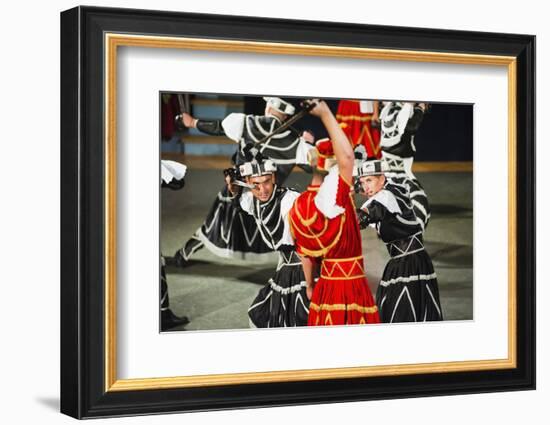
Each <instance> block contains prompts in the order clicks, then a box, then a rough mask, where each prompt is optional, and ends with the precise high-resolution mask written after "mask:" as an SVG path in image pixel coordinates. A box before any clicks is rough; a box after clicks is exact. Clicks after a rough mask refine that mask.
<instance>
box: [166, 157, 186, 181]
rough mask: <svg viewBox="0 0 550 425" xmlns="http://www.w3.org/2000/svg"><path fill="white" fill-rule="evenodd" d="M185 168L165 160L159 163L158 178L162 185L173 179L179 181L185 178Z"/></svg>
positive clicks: (177, 163)
mask: <svg viewBox="0 0 550 425" xmlns="http://www.w3.org/2000/svg"><path fill="white" fill-rule="evenodd" d="M186 172H187V167H186V166H185V165H183V164H180V163H179V162H176V161H169V160H166V159H163V160H161V162H160V176H161V179H162V181H163V182H164V183H170V182H171V181H172V180H173V179H174V178H175V179H176V180H181V179H183V178H184V177H185V173H186Z"/></svg>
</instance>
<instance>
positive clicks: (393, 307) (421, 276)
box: [376, 249, 443, 323]
mask: <svg viewBox="0 0 550 425" xmlns="http://www.w3.org/2000/svg"><path fill="white" fill-rule="evenodd" d="M376 303H377V305H378V310H379V313H380V320H381V321H382V322H383V323H394V322H425V321H434V320H443V314H442V311H441V303H440V301H439V289H438V285H437V276H436V274H435V272H434V268H433V264H432V260H431V259H430V256H429V255H428V253H427V252H426V251H425V250H424V249H422V250H420V251H418V252H414V253H410V254H406V255H403V256H400V257H399V256H398V257H394V258H392V259H390V261H389V262H388V264H387V265H386V268H385V269H384V273H383V275H382V280H381V281H380V285H379V286H378V290H377V292H376Z"/></svg>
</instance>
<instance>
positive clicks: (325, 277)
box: [321, 274, 365, 280]
mask: <svg viewBox="0 0 550 425" xmlns="http://www.w3.org/2000/svg"><path fill="white" fill-rule="evenodd" d="M321 277H322V278H323V279H325V280H353V279H360V278H361V279H362V278H364V277H365V275H364V274H358V275H355V276H341V277H331V276H325V275H321Z"/></svg>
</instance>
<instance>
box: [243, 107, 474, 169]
mask: <svg viewBox="0 0 550 425" xmlns="http://www.w3.org/2000/svg"><path fill="white" fill-rule="evenodd" d="M283 99H284V100H286V101H288V102H290V103H292V104H293V105H295V106H296V107H297V110H298V108H299V104H300V102H301V101H302V100H303V99H302V98H283ZM325 101H326V102H327V103H328V104H329V106H330V108H331V109H332V111H333V112H334V113H336V109H337V108H338V100H331V99H325ZM244 102H245V110H244V112H245V113H246V114H259V115H261V114H263V112H264V109H265V101H264V100H263V98H262V97H261V96H245V97H244ZM430 106H431V107H430V111H429V112H428V113H427V114H426V115H425V116H424V120H423V122H422V124H421V125H420V128H419V129H418V132H417V134H416V137H415V145H416V149H417V151H416V156H415V160H416V161H472V159H473V105H471V104H469V105H465V104H452V103H432V104H430ZM294 127H295V128H296V129H298V130H305V129H310V130H313V131H314V133H315V137H316V138H322V137H326V136H327V134H326V131H325V129H324V127H323V125H322V124H321V122H320V121H319V120H318V119H317V118H315V117H309V116H308V117H305V118H303V119H302V120H300V121H298V122H297V123H296V125H295V126H294Z"/></svg>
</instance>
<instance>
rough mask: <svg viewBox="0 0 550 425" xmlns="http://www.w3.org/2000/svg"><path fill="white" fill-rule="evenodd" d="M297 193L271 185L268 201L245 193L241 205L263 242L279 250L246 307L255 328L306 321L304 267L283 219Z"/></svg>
mask: <svg viewBox="0 0 550 425" xmlns="http://www.w3.org/2000/svg"><path fill="white" fill-rule="evenodd" d="M248 195H251V194H248ZM298 195H299V194H298V192H295V191H293V190H291V189H287V188H278V187H275V189H274V191H273V194H272V196H271V198H270V199H269V200H268V201H266V202H260V201H259V200H257V199H254V198H252V197H251V196H249V202H248V205H247V206H246V207H245V208H246V210H247V211H248V214H251V217H253V218H254V220H255V221H256V223H257V226H258V229H259V231H260V236H261V238H262V239H263V240H264V242H265V243H266V244H267V245H269V246H270V247H271V248H272V249H273V250H276V251H278V252H279V263H278V265H277V269H276V270H275V274H274V275H273V276H272V277H271V278H270V279H269V281H268V283H267V284H266V285H265V286H264V287H263V288H262V289H261V290H260V291H259V293H258V295H257V296H256V298H255V299H254V301H253V302H252V304H251V306H250V308H249V309H248V316H249V318H250V322H251V324H252V325H253V326H255V327H258V328H273V327H287V326H306V325H307V318H308V314H309V300H308V298H307V295H306V281H305V276H304V271H303V268H302V263H301V261H300V258H299V257H298V255H297V254H296V251H295V249H294V246H293V245H292V244H293V242H292V238H291V237H290V230H289V227H288V223H287V222H286V220H287V218H286V215H287V213H288V210H290V207H291V206H292V204H293V202H294V200H295V199H296V198H297V197H298ZM243 196H245V195H243ZM283 204H284V205H283ZM241 205H243V203H241Z"/></svg>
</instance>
